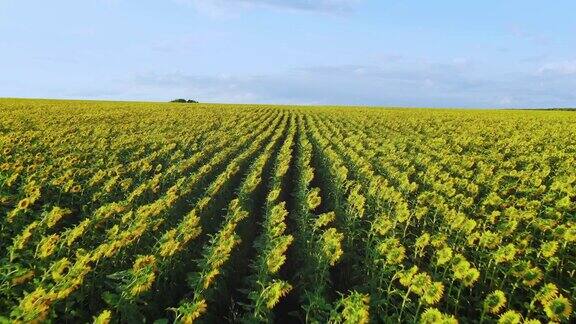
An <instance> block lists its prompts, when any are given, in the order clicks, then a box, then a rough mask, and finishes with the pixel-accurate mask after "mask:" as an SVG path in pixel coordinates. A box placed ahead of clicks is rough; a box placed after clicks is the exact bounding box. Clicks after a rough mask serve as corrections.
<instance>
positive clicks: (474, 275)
mask: <svg viewBox="0 0 576 324" xmlns="http://www.w3.org/2000/svg"><path fill="white" fill-rule="evenodd" d="M479 277H480V271H478V269H476V268H470V269H468V270H467V271H466V273H465V274H464V277H462V283H464V285H465V286H466V287H470V286H472V285H473V284H474V283H475V282H476V281H478V278H479Z"/></svg>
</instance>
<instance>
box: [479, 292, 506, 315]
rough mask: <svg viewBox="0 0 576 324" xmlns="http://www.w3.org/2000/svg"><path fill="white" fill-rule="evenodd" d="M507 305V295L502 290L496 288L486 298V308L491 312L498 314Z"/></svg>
mask: <svg viewBox="0 0 576 324" xmlns="http://www.w3.org/2000/svg"><path fill="white" fill-rule="evenodd" d="M504 305H506V295H504V292H503V291H501V290H495V291H493V292H492V293H490V294H489V295H488V296H486V299H484V309H485V310H486V311H488V312H489V313H491V314H498V313H500V311H501V310H502V308H503V307H504Z"/></svg>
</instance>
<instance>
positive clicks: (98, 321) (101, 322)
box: [94, 310, 112, 324]
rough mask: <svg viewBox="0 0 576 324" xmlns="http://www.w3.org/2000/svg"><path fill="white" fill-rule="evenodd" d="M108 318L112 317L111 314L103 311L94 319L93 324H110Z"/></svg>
mask: <svg viewBox="0 0 576 324" xmlns="http://www.w3.org/2000/svg"><path fill="white" fill-rule="evenodd" d="M110 317H112V312H110V311H109V310H104V311H103V312H102V313H100V315H98V316H97V317H94V324H108V323H110Z"/></svg>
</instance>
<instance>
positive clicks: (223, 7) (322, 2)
mask: <svg viewBox="0 0 576 324" xmlns="http://www.w3.org/2000/svg"><path fill="white" fill-rule="evenodd" d="M174 1H175V2H176V3H180V4H187V5H192V6H193V7H195V8H196V9H198V10H199V11H200V12H203V13H208V14H210V15H218V16H219V15H225V14H228V13H231V12H236V11H237V10H242V9H255V8H270V9H277V10H289V11H300V12H316V13H329V14H334V13H336V14H341V13H346V12H350V11H352V10H353V9H354V8H355V7H356V5H357V4H358V3H359V2H360V1H361V0H174Z"/></svg>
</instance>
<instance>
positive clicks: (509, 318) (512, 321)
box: [498, 310, 522, 324]
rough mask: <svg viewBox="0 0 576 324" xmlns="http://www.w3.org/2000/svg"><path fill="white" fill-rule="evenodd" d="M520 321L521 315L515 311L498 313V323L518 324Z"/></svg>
mask: <svg viewBox="0 0 576 324" xmlns="http://www.w3.org/2000/svg"><path fill="white" fill-rule="evenodd" d="M520 323H522V315H520V313H518V312H517V311H513V310H509V311H506V312H505V313H504V314H502V315H500V318H499V319H498V324H520Z"/></svg>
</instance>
